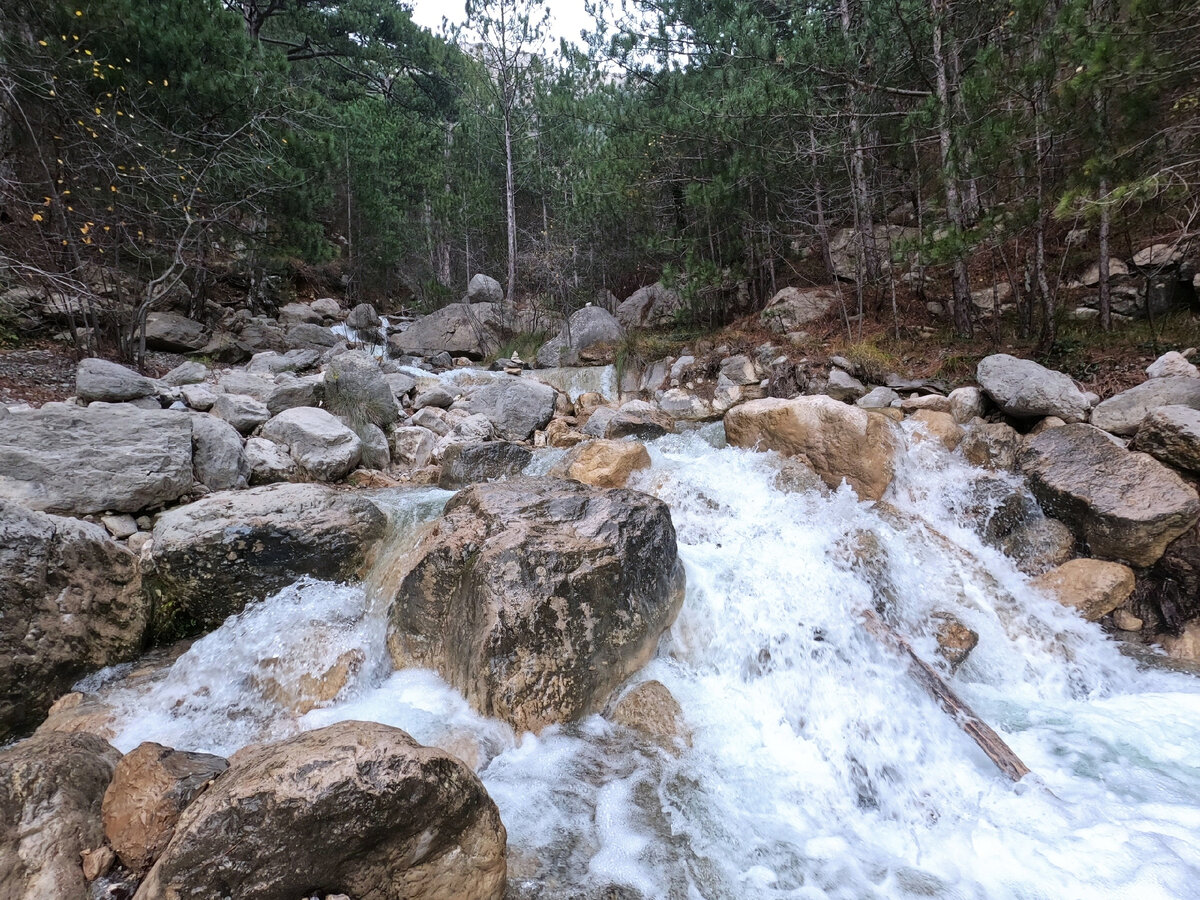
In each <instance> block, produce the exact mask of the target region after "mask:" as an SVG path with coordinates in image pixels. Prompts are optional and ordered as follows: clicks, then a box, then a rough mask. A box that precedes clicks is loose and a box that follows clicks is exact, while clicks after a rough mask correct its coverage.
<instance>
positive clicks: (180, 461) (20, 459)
mask: <svg viewBox="0 0 1200 900" xmlns="http://www.w3.org/2000/svg"><path fill="white" fill-rule="evenodd" d="M191 488H192V425H191V417H190V416H189V415H188V414H187V413H184V412H175V411H171V410H162V409H160V410H141V409H137V408H136V407H133V406H130V405H128V404H121V405H114V406H100V407H89V408H82V407H74V406H67V405H65V404H61V403H47V404H45V405H44V406H42V408H41V409H25V410H14V411H12V413H11V414H10V415H8V416H5V417H3V418H0V499H10V500H18V501H20V502H21V503H24V504H25V505H26V506H29V507H30V508H32V509H40V510H44V511H45V512H52V513H61V514H64V515H77V516H84V515H91V514H93V513H102V512H109V511H112V512H140V511H141V510H143V509H150V508H153V507H157V506H162V505H164V504H167V503H171V502H173V501H175V500H177V499H179V498H180V497H181V496H183V495H184V494H185V493H186V492H187V491H189V490H191Z"/></svg>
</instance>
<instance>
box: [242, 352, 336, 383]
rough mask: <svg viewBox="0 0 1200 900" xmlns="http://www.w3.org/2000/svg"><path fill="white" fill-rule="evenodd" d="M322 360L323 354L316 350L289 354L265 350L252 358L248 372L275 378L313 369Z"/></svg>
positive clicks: (247, 367) (247, 368)
mask: <svg viewBox="0 0 1200 900" xmlns="http://www.w3.org/2000/svg"><path fill="white" fill-rule="evenodd" d="M320 359H321V354H320V353H318V352H317V351H316V350H289V351H287V353H276V352H275V351H274V350H264V351H263V352H261V353H255V354H254V356H253V357H251V359H250V363H249V365H247V366H246V371H247V372H249V373H251V374H253V375H268V376H271V377H274V376H276V375H280V374H282V373H283V372H303V371H304V370H306V369H311V368H312V367H313V366H315V365H316V364H317V363H318V362H319V361H320Z"/></svg>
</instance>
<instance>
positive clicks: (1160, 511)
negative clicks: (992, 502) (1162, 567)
mask: <svg viewBox="0 0 1200 900" xmlns="http://www.w3.org/2000/svg"><path fill="white" fill-rule="evenodd" d="M1019 465H1020V468H1021V471H1022V472H1023V473H1024V474H1025V476H1026V478H1027V479H1028V481H1029V485H1030V488H1031V490H1032V491H1033V493H1034V496H1036V497H1037V499H1038V501H1039V502H1040V503H1041V504H1042V508H1043V509H1045V510H1046V512H1047V513H1048V514H1049V515H1051V516H1054V517H1055V518H1057V519H1061V520H1062V521H1063V522H1065V523H1066V524H1067V525H1068V526H1069V527H1070V528H1071V530H1072V531H1073V532H1074V533H1075V535H1076V536H1077V537H1078V538H1079V539H1080V540H1082V541H1083V542H1084V543H1085V544H1086V545H1087V546H1088V549H1089V551H1090V553H1091V555H1092V556H1095V557H1098V558H1100V559H1109V560H1116V561H1120V562H1125V563H1128V564H1129V565H1132V566H1149V565H1153V564H1154V562H1155V561H1156V560H1157V559H1158V558H1159V557H1160V556H1162V554H1163V551H1164V550H1165V549H1166V547H1167V545H1168V544H1169V543H1170V542H1171V541H1173V540H1174V539H1175V538H1177V537H1179V536H1180V535H1181V534H1183V533H1184V532H1185V531H1187V530H1188V529H1189V528H1190V527H1191V526H1192V525H1194V524H1195V523H1196V521H1197V519H1198V518H1200V498H1197V496H1196V491H1195V490H1194V489H1193V488H1191V487H1190V486H1189V485H1188V484H1187V483H1186V482H1184V481H1183V479H1181V478H1180V477H1179V476H1178V475H1176V474H1175V473H1174V472H1173V471H1171V470H1170V469H1169V468H1167V467H1166V466H1164V465H1163V464H1162V463H1160V462H1158V461H1157V460H1156V459H1154V458H1153V457H1151V456H1149V455H1147V454H1145V453H1135V452H1131V451H1129V450H1126V449H1125V448H1124V447H1122V446H1120V445H1119V444H1117V443H1116V442H1114V441H1113V439H1112V438H1110V437H1109V436H1108V435H1106V434H1105V433H1104V432H1102V431H1100V430H1099V429H1097V428H1093V427H1091V426H1090V425H1078V424H1077V425H1064V426H1063V427H1061V428H1054V429H1051V430H1050V431H1044V432H1042V433H1041V434H1039V435H1038V436H1037V437H1035V438H1033V439H1032V440H1030V441H1029V442H1028V443H1027V444H1026V446H1025V450H1024V451H1023V452H1022V453H1021V456H1020V459H1019Z"/></svg>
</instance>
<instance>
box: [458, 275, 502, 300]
mask: <svg viewBox="0 0 1200 900" xmlns="http://www.w3.org/2000/svg"><path fill="white" fill-rule="evenodd" d="M467 302H468V303H503V302H504V288H503V287H501V286H500V282H498V281H497V280H496V279H495V278H493V277H492V276H490V275H484V274H483V273H482V272H479V273H477V274H475V275H473V276H471V280H470V281H469V282H468V283H467Z"/></svg>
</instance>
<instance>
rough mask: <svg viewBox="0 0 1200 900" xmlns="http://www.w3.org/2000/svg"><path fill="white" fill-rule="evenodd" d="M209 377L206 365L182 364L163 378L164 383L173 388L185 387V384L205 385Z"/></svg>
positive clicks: (196, 363)
mask: <svg viewBox="0 0 1200 900" xmlns="http://www.w3.org/2000/svg"><path fill="white" fill-rule="evenodd" d="M207 377H208V367H207V366H205V365H204V363H199V362H185V363H180V364H179V365H177V366H176V367H175V368H173V369H172V370H171V371H170V372H168V373H167V374H166V375H164V376H163V377H162V383H163V384H166V385H170V386H171V387H183V385H185V384H203V383H204V379H206V378H207Z"/></svg>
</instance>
